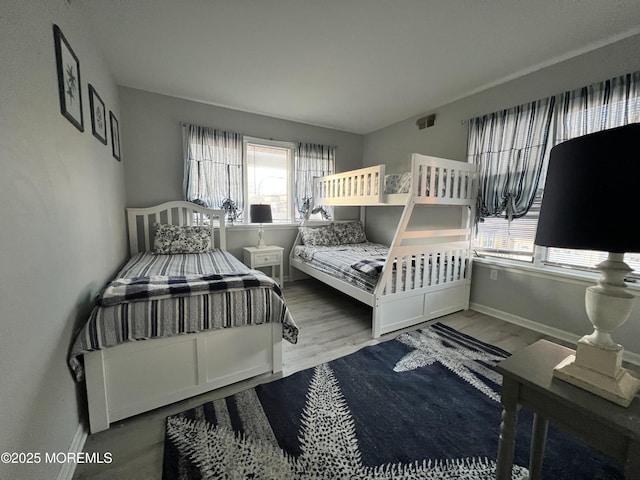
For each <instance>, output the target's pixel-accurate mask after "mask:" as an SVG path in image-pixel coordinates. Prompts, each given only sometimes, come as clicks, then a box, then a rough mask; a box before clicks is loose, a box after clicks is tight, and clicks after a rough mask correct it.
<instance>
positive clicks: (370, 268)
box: [351, 258, 387, 278]
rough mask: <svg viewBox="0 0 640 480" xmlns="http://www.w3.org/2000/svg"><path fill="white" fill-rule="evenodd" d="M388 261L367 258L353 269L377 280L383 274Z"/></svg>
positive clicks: (352, 266) (354, 265)
mask: <svg viewBox="0 0 640 480" xmlns="http://www.w3.org/2000/svg"><path fill="white" fill-rule="evenodd" d="M386 261H387V260H386V258H366V259H364V260H360V261H358V262H356V263H354V264H353V265H351V268H353V269H354V270H357V271H358V272H362V273H364V274H366V275H369V276H370V277H374V278H377V277H378V275H380V272H382V267H384V262H386Z"/></svg>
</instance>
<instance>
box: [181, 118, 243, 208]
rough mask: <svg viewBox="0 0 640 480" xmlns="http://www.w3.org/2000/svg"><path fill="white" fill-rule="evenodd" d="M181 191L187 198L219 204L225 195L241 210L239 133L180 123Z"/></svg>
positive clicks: (209, 205) (225, 197)
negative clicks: (181, 135) (182, 161)
mask: <svg viewBox="0 0 640 480" xmlns="http://www.w3.org/2000/svg"><path fill="white" fill-rule="evenodd" d="M182 132H183V148H184V195H185V198H186V199H187V200H188V201H191V202H196V203H200V204H203V205H205V206H207V207H210V208H222V207H223V203H225V201H226V200H227V199H229V200H231V201H232V202H234V203H235V205H236V207H237V209H238V210H239V211H240V212H241V211H242V210H243V207H244V205H243V203H244V200H243V199H244V194H243V179H242V178H243V177H242V175H243V171H242V169H243V164H242V135H240V134H238V133H233V132H226V131H223V130H216V129H213V128H209V127H199V126H196V125H182Z"/></svg>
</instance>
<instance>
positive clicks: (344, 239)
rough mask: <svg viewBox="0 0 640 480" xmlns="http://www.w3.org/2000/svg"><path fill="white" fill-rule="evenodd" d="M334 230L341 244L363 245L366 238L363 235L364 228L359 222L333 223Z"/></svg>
mask: <svg viewBox="0 0 640 480" xmlns="http://www.w3.org/2000/svg"><path fill="white" fill-rule="evenodd" d="M333 228H334V229H335V232H336V235H337V236H338V240H339V241H340V243H341V244H343V243H364V242H366V241H367V236H366V235H365V233H364V226H363V225H362V222H361V221H360V220H357V221H355V222H347V223H335V224H334V226H333Z"/></svg>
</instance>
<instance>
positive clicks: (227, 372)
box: [70, 201, 297, 433]
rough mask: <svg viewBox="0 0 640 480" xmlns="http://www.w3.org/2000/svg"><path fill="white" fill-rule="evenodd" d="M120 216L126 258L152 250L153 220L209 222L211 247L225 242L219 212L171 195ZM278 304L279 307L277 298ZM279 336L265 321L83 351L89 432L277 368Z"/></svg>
mask: <svg viewBox="0 0 640 480" xmlns="http://www.w3.org/2000/svg"><path fill="white" fill-rule="evenodd" d="M127 218H128V227H129V242H130V251H131V255H132V259H134V258H136V254H138V253H139V252H145V251H151V250H152V248H153V243H154V240H153V230H154V224H155V223H166V224H174V225H176V224H177V225H188V226H194V225H206V226H209V227H210V231H211V247H212V248H213V247H215V246H217V248H218V249H221V250H224V249H225V248H226V236H225V222H224V212H222V211H219V210H211V209H207V208H203V207H200V206H198V205H195V204H193V203H189V202H182V201H175V202H167V203H164V204H162V205H158V206H156V207H150V208H129V209H127ZM214 226H215V228H214ZM216 231H217V235H216ZM216 237H217V241H216ZM168 256H169V255H165V256H164V257H168ZM211 302H212V304H213V301H211ZM281 308H282V309H283V311H286V306H285V305H284V302H283V303H282V307H281ZM293 326H294V327H295V324H293ZM85 328H86V327H85ZM210 328H216V327H210ZM285 328H287V327H285ZM296 332H297V330H296ZM282 339H283V324H282V323H277V322H269V323H262V324H259V325H254V324H252V325H246V326H242V327H237V328H219V329H214V330H202V331H199V332H198V333H184V334H179V335H176V336H168V337H162V338H151V339H145V341H127V342H125V343H120V344H118V345H115V346H109V347H108V348H102V349H99V350H95V351H84V352H82V354H81V355H82V357H83V358H84V365H83V369H82V370H81V371H82V372H83V373H84V378H85V380H86V389H87V400H88V407H89V427H90V431H91V433H96V432H99V431H101V430H105V429H107V428H109V424H110V423H113V422H115V421H117V420H121V419H124V418H127V417H130V416H133V415H137V414H139V413H142V412H146V411H149V410H152V409H155V408H158V407H161V406H164V405H168V404H170V403H173V402H176V401H179V400H183V399H185V398H189V397H192V396H194V395H198V394H201V393H204V392H207V391H210V390H213V389H216V388H220V387H223V386H226V385H229V384H232V383H235V382H238V381H240V380H244V379H247V378H250V377H254V376H257V375H260V374H264V373H268V372H271V373H278V372H281V370H282ZM130 340H137V338H136V339H130ZM77 343H78V340H76V344H77ZM74 348H75V346H74ZM72 354H73V351H72ZM73 358H76V357H74V356H71V357H70V363H72V360H71V359H73ZM72 368H73V366H72ZM76 376H78V375H77V372H76Z"/></svg>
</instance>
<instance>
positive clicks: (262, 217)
mask: <svg viewBox="0 0 640 480" xmlns="http://www.w3.org/2000/svg"><path fill="white" fill-rule="evenodd" d="M249 215H250V216H251V223H273V217H272V216H271V205H269V204H262V203H257V204H253V205H251V206H249Z"/></svg>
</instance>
